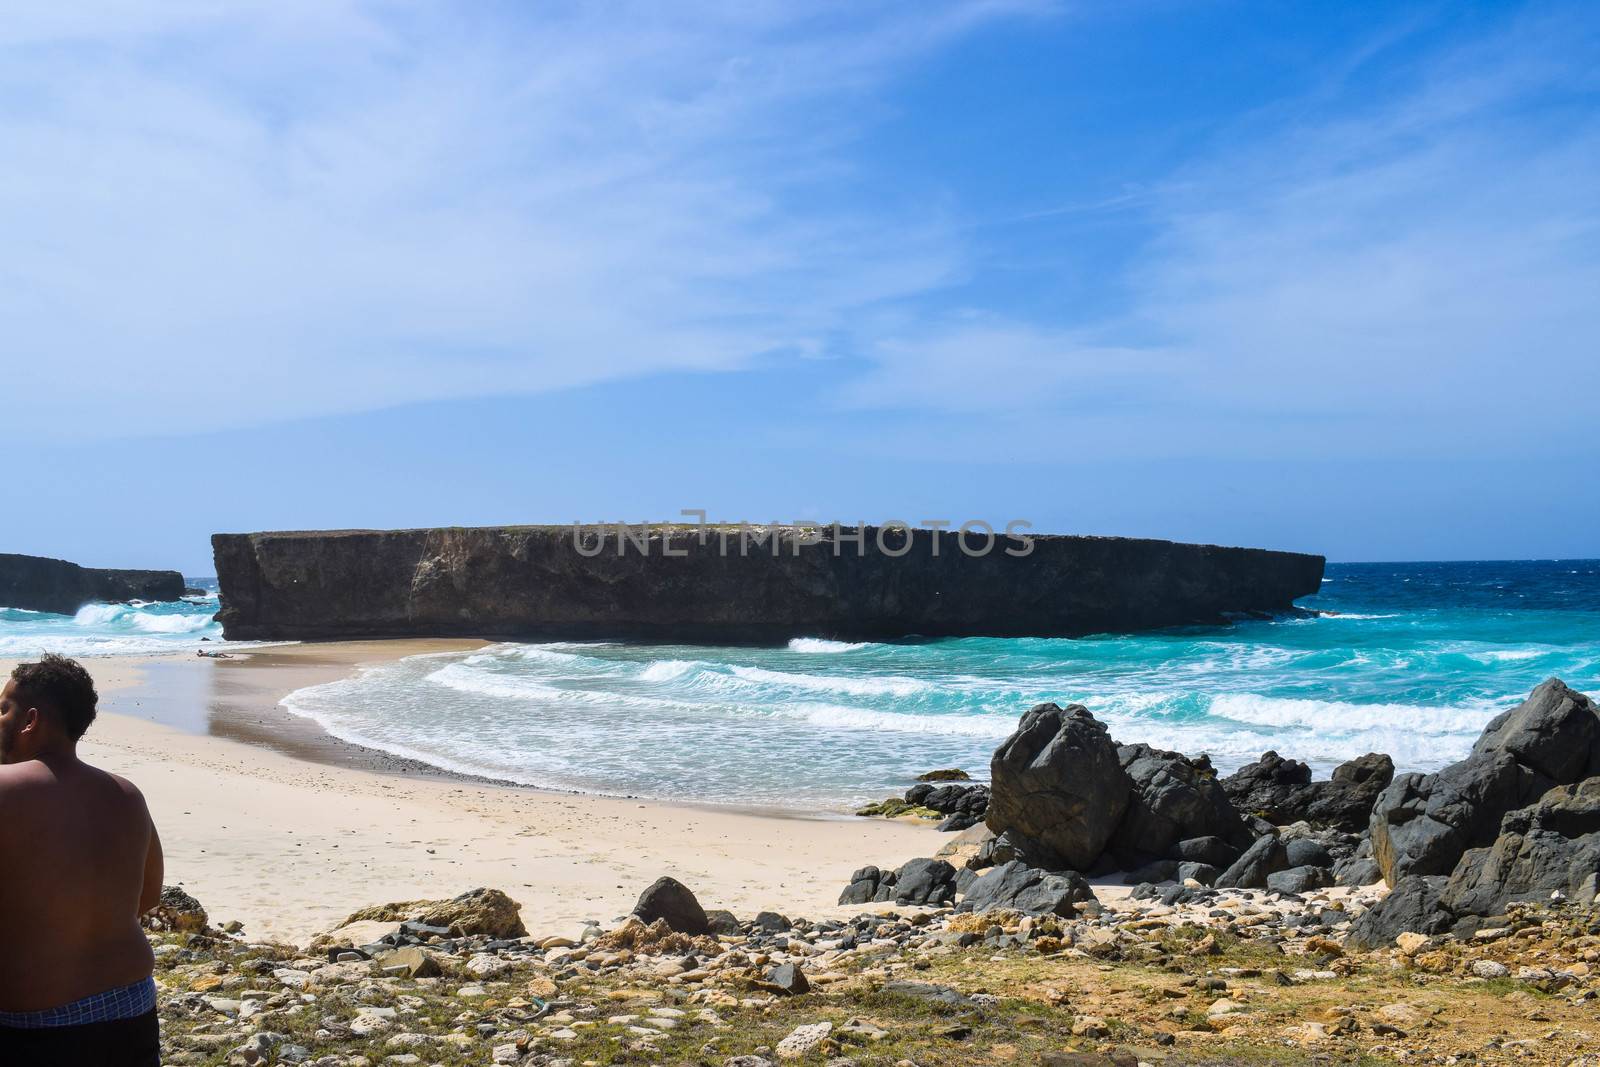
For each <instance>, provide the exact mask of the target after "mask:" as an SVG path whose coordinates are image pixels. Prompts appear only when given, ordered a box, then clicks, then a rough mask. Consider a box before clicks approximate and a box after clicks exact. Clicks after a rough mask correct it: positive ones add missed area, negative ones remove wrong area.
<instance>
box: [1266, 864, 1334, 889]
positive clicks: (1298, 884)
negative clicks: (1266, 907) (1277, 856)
mask: <svg viewBox="0 0 1600 1067" xmlns="http://www.w3.org/2000/svg"><path fill="white" fill-rule="evenodd" d="M1332 884H1333V872H1332V871H1330V870H1328V869H1327V868H1326V867H1316V866H1311V865H1309V864H1307V865H1305V866H1300V867H1290V868H1288V869H1287V870H1282V871H1273V872H1272V873H1271V874H1269V875H1267V889H1268V890H1270V891H1271V892H1273V893H1309V892H1310V891H1311V890H1313V889H1322V888H1324V887H1326V886H1330V885H1332Z"/></svg>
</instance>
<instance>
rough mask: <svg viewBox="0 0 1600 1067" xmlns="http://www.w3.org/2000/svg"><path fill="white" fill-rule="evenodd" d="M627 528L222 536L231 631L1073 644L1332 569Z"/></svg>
mask: <svg viewBox="0 0 1600 1067" xmlns="http://www.w3.org/2000/svg"><path fill="white" fill-rule="evenodd" d="M626 529H627V531H628V532H627V535H626V536H624V535H623V534H621V533H620V532H619V528H618V527H616V526H614V525H612V526H605V527H598V526H597V527H592V528H590V527H586V528H585V531H586V532H585V534H584V536H583V537H582V538H580V537H577V536H575V531H574V528H573V527H571V526H519V527H489V528H482V529H459V528H450V529H432V530H391V531H372V530H342V531H330V532H322V533H315V532H294V533H253V534H217V535H215V536H213V537H212V539H211V543H212V549H213V552H214V554H215V557H216V566H217V580H218V582H219V584H220V586H221V597H222V611H221V613H220V614H219V615H218V620H219V621H220V622H221V623H222V625H223V628H224V630H225V632H226V635H227V637H228V638H230V639H235V640H296V639H317V638H350V637H384V636H392V637H407V636H429V637H448V636H469V637H523V638H545V639H562V640H584V639H590V640H642V641H653V640H671V641H703V642H710V643H721V644H727V643H742V644H765V643H775V642H781V641H785V640H788V639H790V638H795V637H807V636H809V637H828V638H837V639H842V640H883V639H893V638H898V637H908V636H914V635H920V636H926V637H941V636H948V637H955V636H991V637H1071V636H1080V635H1083V634H1090V633H1099V632H1105V631H1119V632H1128V631H1136V630H1149V629H1156V628H1160V627H1164V626H1175V625H1183V624H1188V623H1209V622H1216V621H1220V620H1222V619H1224V618H1226V617H1227V616H1229V615H1231V614H1250V613H1268V612H1276V611H1284V610H1287V609H1290V608H1292V606H1293V603H1294V600H1295V598H1297V597H1301V596H1308V595H1310V594H1312V593H1315V592H1317V590H1318V589H1319V588H1320V586H1321V583H1322V570H1323V563H1324V560H1323V557H1321V556H1312V555H1304V554H1299V553H1291V552H1273V551H1267V550H1264V549H1253V548H1222V547H1218V546H1215V545H1190V544H1178V543H1175V542H1171V541H1155V540H1142V539H1135V538H1118V537H1069V536H1058V535H1031V536H1030V537H1029V539H1028V541H1029V545H1028V551H1027V553H1026V554H1025V555H1013V554H1009V553H1008V551H1007V549H1011V550H1013V551H1017V552H1020V551H1022V548H1021V547H1020V542H1018V541H1014V540H1008V539H1007V538H1005V537H997V538H996V539H995V543H994V545H993V547H992V550H991V551H988V552H985V553H983V554H969V551H970V550H975V549H977V548H981V547H983V540H984V539H983V537H982V536H981V535H975V536H972V537H969V538H968V539H967V541H966V548H967V549H968V550H969V551H963V543H962V542H961V541H960V540H959V539H958V536H957V534H956V533H954V532H950V531H942V532H941V531H934V530H926V529H917V530H907V529H904V528H897V527H884V528H880V527H873V526H867V527H863V528H861V529H860V531H859V539H858V537H857V530H856V529H855V528H846V529H845V530H844V531H843V532H842V536H838V537H837V539H836V537H835V534H834V532H833V530H832V529H831V528H830V527H827V526H820V527H815V528H805V527H796V526H772V527H765V528H761V529H760V530H759V531H757V536H751V537H744V538H741V537H740V535H739V534H738V533H737V532H730V531H729V530H728V529H726V528H719V527H714V526H704V527H696V526H678V527H668V526H639V527H629V528H626ZM602 530H603V531H604V532H605V533H606V539H605V540H604V541H603V542H601V541H600V540H599V536H598V535H599V533H600V531H602ZM758 538H759V539H758ZM597 547H598V548H599V550H598V551H596V549H597Z"/></svg>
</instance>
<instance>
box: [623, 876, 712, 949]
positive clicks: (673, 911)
mask: <svg viewBox="0 0 1600 1067" xmlns="http://www.w3.org/2000/svg"><path fill="white" fill-rule="evenodd" d="M633 913H634V914H635V915H637V916H638V917H639V918H640V920H641V921H643V922H645V923H653V922H655V921H656V920H657V919H664V920H666V923H667V927H668V928H669V929H671V930H673V931H675V932H676V933H680V934H689V935H691V936H693V935H698V934H709V933H710V932H711V920H710V919H708V918H706V912H705V909H704V908H702V907H701V906H700V902H699V901H698V900H696V899H695V896H694V894H693V893H691V892H690V891H689V887H688V886H686V885H684V884H683V883H682V882H680V881H678V880H677V879H676V878H657V879H656V880H655V881H654V882H653V883H651V885H650V888H649V889H646V890H645V891H644V892H643V893H641V894H639V903H637V904H635V905H634V906H633Z"/></svg>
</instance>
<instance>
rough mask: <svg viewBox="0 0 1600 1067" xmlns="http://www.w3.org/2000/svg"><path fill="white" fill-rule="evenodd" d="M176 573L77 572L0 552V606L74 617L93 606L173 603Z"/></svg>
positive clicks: (178, 585)
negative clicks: (140, 602) (153, 602)
mask: <svg viewBox="0 0 1600 1067" xmlns="http://www.w3.org/2000/svg"><path fill="white" fill-rule="evenodd" d="M182 596H183V575H181V574H179V573H178V572H177V571H118V570H102V569H99V568H95V567H80V566H78V565H77V564H76V563H68V562H67V561H66V560H61V559H46V558H44V557H43V556H17V555H12V554H10V553H6V552H0V607H7V608H25V609H26V610H28V611H48V612H52V613H54V614H56V615H73V614H76V613H77V610H78V609H79V608H81V607H83V606H84V605H85V604H92V603H95V602H97V601H104V602H107V603H117V602H121V601H125V600H152V601H155V600H177V599H179V598H180V597H182Z"/></svg>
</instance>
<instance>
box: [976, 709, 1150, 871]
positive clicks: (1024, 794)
mask: <svg viewBox="0 0 1600 1067" xmlns="http://www.w3.org/2000/svg"><path fill="white" fill-rule="evenodd" d="M989 777H990V782H991V786H990V795H989V812H988V815H987V816H986V817H985V821H986V822H987V823H988V824H989V828H990V829H991V830H993V831H994V832H995V833H996V834H1010V835H1011V836H1012V837H1014V838H1019V839H1021V842H1023V847H1024V848H1025V849H1030V850H1031V851H1033V852H1034V858H1035V859H1036V861H1038V862H1040V863H1041V865H1042V866H1046V867H1057V866H1060V867H1068V868H1072V869H1073V870H1087V869H1089V868H1091V867H1093V866H1094V864H1095V861H1096V860H1098V859H1099V858H1100V853H1101V852H1103V851H1104V850H1105V847H1106V843H1107V842H1108V841H1109V840H1110V839H1111V835H1112V833H1113V832H1114V831H1115V830H1116V828H1117V826H1118V824H1119V823H1120V822H1121V821H1122V816H1123V813H1124V812H1125V811H1127V808H1128V800H1129V796H1130V795H1131V793H1132V790H1133V782H1132V780H1131V779H1130V778H1129V777H1128V773H1127V772H1126V771H1124V770H1123V769H1122V764H1121V762H1120V761H1119V759H1118V757H1117V748H1116V744H1115V743H1114V742H1113V741H1112V740H1111V738H1110V736H1109V735H1108V734H1107V733H1106V728H1105V726H1104V725H1103V724H1102V723H1100V722H1097V721H1096V720H1095V717H1094V716H1093V715H1091V714H1089V709H1088V708H1085V707H1083V706H1082V705H1079V704H1073V705H1071V706H1070V707H1067V708H1061V707H1058V706H1056V705H1055V704H1040V705H1038V706H1036V707H1034V708H1031V709H1029V710H1028V711H1027V712H1026V713H1025V714H1024V715H1023V716H1022V721H1021V722H1020V723H1019V724H1018V726H1017V731H1016V733H1014V734H1012V735H1011V736H1010V737H1008V738H1006V740H1005V741H1003V742H1002V743H1001V745H1000V747H999V748H997V749H996V750H995V753H994V759H993V761H992V762H991V763H990V770H989ZM1051 854H1053V856H1052V855H1051ZM1057 857H1058V858H1059V861H1060V862H1059V863H1053V862H1049V861H1050V860H1051V859H1052V858H1057Z"/></svg>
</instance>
